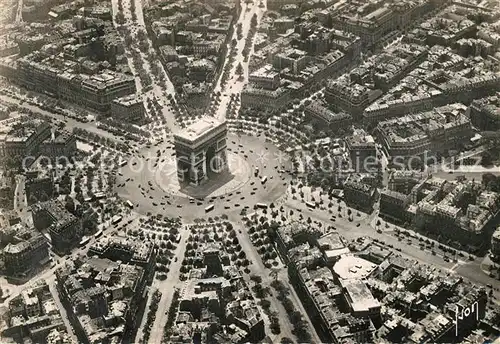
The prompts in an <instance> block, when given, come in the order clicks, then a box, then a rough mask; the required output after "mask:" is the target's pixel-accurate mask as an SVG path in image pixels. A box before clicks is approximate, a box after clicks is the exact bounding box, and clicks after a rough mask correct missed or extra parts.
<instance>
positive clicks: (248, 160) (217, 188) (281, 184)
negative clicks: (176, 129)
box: [116, 133, 292, 219]
mask: <svg viewBox="0 0 500 344" xmlns="http://www.w3.org/2000/svg"><path fill="white" fill-rule="evenodd" d="M226 154H227V166H228V170H227V171H226V173H222V174H220V175H218V176H215V177H213V176H212V177H211V178H209V179H208V180H206V181H204V182H202V183H200V185H189V184H187V185H186V183H182V182H180V181H179V178H178V176H177V159H176V156H175V151H174V147H173V138H172V139H168V140H166V141H164V142H162V143H160V144H158V145H152V146H150V147H145V148H143V149H142V150H141V151H139V152H138V153H137V154H136V155H135V156H134V157H132V158H131V159H130V160H129V162H128V164H127V165H126V166H124V167H122V168H121V169H120V171H119V173H118V175H117V181H116V192H117V193H118V195H119V196H120V197H122V198H124V199H127V200H130V201H131V202H132V203H133V204H134V206H135V211H137V212H139V213H142V214H147V213H152V214H155V213H161V214H163V215H166V216H182V217H183V218H184V219H194V218H200V217H204V216H220V215H222V214H225V215H228V216H230V215H231V214H239V213H240V212H241V211H242V209H243V208H246V209H247V210H249V211H250V212H251V211H252V209H253V207H254V205H255V204H256V203H271V202H273V201H275V200H277V199H278V198H279V197H281V196H282V195H283V194H284V193H285V192H286V189H287V187H288V183H289V179H290V176H289V175H288V173H286V172H285V171H287V170H290V169H291V165H292V163H291V160H290V159H289V158H288V157H287V156H286V155H285V154H284V153H283V152H281V151H279V150H278V148H277V147H276V146H274V145H273V144H272V143H270V142H268V141H267V140H266V139H265V137H264V136H259V137H255V136H239V135H235V134H232V133H229V134H228V135H227V140H226ZM211 205H213V207H211ZM209 206H210V208H212V209H211V210H210V211H209V212H208V213H207V211H206V209H207V207H209Z"/></svg>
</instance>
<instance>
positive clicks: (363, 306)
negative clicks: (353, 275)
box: [341, 280, 380, 312]
mask: <svg viewBox="0 0 500 344" xmlns="http://www.w3.org/2000/svg"><path fill="white" fill-rule="evenodd" d="M341 284H342V287H343V288H344V289H345V291H346V292H347V296H348V299H349V301H350V302H349V303H350V305H351V308H352V310H353V312H368V311H369V310H370V309H373V308H378V307H380V302H378V300H377V299H375V298H374V297H373V295H372V293H371V292H370V289H368V287H367V286H366V284H365V283H364V282H363V281H360V280H349V281H342V282H341Z"/></svg>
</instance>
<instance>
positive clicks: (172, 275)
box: [149, 229, 189, 344]
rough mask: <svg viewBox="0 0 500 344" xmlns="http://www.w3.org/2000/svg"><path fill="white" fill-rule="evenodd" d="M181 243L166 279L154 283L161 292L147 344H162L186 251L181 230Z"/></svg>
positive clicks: (185, 237) (184, 238) (184, 234)
mask: <svg viewBox="0 0 500 344" xmlns="http://www.w3.org/2000/svg"><path fill="white" fill-rule="evenodd" d="M180 233H181V241H180V242H179V245H178V246H177V247H176V249H175V252H174V258H173V261H172V262H171V264H170V265H169V267H168V269H169V272H168V274H167V279H166V280H164V281H155V283H154V286H155V287H156V288H158V290H159V291H161V293H162V294H161V299H160V303H159V305H158V310H157V312H156V318H155V321H154V323H153V327H152V330H151V336H150V338H149V343H151V344H161V343H163V330H164V327H165V324H166V323H167V319H168V310H169V308H170V304H171V303H172V298H173V296H174V291H175V288H176V287H177V286H179V283H180V281H179V277H180V274H181V273H180V269H181V266H182V260H183V258H184V253H185V251H186V244H187V239H188V237H189V231H188V230H185V229H184V230H181V231H180Z"/></svg>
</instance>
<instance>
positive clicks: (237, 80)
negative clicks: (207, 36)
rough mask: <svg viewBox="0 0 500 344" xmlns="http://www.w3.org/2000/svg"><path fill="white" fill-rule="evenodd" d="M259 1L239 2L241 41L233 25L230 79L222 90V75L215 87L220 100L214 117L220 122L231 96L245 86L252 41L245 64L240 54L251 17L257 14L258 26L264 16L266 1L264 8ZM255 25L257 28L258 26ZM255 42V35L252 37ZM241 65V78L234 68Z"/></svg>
mask: <svg viewBox="0 0 500 344" xmlns="http://www.w3.org/2000/svg"><path fill="white" fill-rule="evenodd" d="M259 2H260V1H259V0H254V1H253V2H250V3H249V4H246V3H245V2H244V1H242V2H241V5H242V10H241V14H240V17H239V19H238V23H241V24H242V30H241V31H242V36H243V37H242V39H241V40H238V35H237V30H236V25H235V30H234V33H233V38H234V39H236V40H237V41H238V43H237V45H236V58H235V60H234V63H233V66H232V68H231V71H230V73H229V75H230V77H229V78H228V80H227V85H226V86H225V88H224V89H222V87H221V80H222V74H223V73H222V74H221V77H220V78H219V80H218V81H217V85H216V87H215V91H216V92H217V91H220V92H222V93H223V94H222V96H221V99H220V103H219V107H218V110H217V111H216V115H215V117H217V118H219V119H220V120H223V119H225V118H226V108H227V105H228V103H229V100H230V99H231V94H237V95H239V94H240V93H241V91H242V89H243V86H244V85H245V84H246V80H248V65H249V63H250V57H251V55H252V53H253V50H254V49H253V41H252V47H251V49H250V53H249V58H248V60H247V61H246V62H245V61H244V57H243V55H242V54H241V53H242V51H243V49H244V47H245V41H246V38H247V36H248V32H249V31H250V22H251V20H252V17H253V15H254V14H257V23H259V24H260V22H261V20H262V16H263V15H264V13H265V11H266V7H267V0H263V1H262V2H263V4H264V7H262V8H261V7H259V6H258V5H259ZM259 24H257V27H258V25H259ZM253 39H254V40H255V35H254V37H253ZM230 53H231V49H228V52H227V56H226V59H225V64H227V63H228V60H229V55H230ZM240 63H241V65H242V67H243V71H244V72H243V77H240V76H239V75H237V74H236V67H237V66H238V64H240Z"/></svg>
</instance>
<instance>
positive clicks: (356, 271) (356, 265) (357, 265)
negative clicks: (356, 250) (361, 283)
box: [333, 255, 377, 280]
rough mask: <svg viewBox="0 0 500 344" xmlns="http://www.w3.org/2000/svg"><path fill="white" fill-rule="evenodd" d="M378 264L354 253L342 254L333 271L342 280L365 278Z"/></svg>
mask: <svg viewBox="0 0 500 344" xmlns="http://www.w3.org/2000/svg"><path fill="white" fill-rule="evenodd" d="M376 268H377V265H376V264H373V263H372V262H369V261H368V260H365V259H363V258H359V257H356V256H353V255H344V256H342V257H341V258H340V259H339V261H338V262H337V263H335V265H334V266H333V271H334V272H335V273H336V274H337V276H338V278H339V279H340V280H351V279H358V280H359V279H363V278H366V277H368V276H369V275H370V274H371V273H372V272H373V271H374V270H375V269H376Z"/></svg>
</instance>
